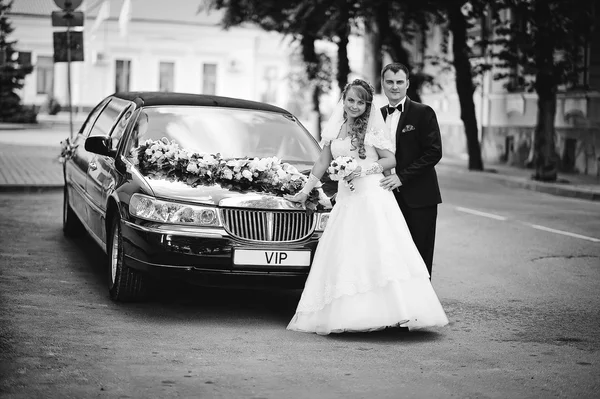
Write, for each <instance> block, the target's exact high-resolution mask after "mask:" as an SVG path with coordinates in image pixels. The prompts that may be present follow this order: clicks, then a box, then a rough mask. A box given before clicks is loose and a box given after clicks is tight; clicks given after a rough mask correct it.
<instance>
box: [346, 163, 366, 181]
mask: <svg viewBox="0 0 600 399" xmlns="http://www.w3.org/2000/svg"><path fill="white" fill-rule="evenodd" d="M361 171H362V168H361V167H360V165H359V166H357V167H356V169H355V170H354V172H352V173H351V174H349V175H348V176H346V177H344V180H346V181H347V182H351V181H352V180H354V179H355V178H357V177H359V176H360V172H361Z"/></svg>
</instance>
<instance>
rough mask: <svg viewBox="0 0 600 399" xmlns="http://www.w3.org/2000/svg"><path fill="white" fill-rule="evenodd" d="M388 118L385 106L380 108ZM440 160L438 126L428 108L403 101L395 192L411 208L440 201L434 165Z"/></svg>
mask: <svg viewBox="0 0 600 399" xmlns="http://www.w3.org/2000/svg"><path fill="white" fill-rule="evenodd" d="M381 113H382V115H383V119H386V118H387V114H388V113H387V106H385V107H382V108H381ZM441 158H442V138H441V136H440V127H439V125H438V122H437V118H436V116H435V112H434V111H433V109H432V108H431V107H429V106H428V105H425V104H421V103H418V102H415V101H411V100H410V98H408V97H407V98H406V101H405V103H404V112H402V115H401V116H400V121H399V122H398V129H397V130H396V174H397V175H398V176H399V177H400V181H401V182H402V186H400V188H399V189H398V192H399V193H400V195H401V196H402V198H403V199H404V201H405V203H406V204H407V205H408V206H409V207H411V208H422V207H428V206H434V205H437V204H439V203H441V202H442V196H441V194H440V188H439V185H438V180H437V174H436V173H435V168H434V166H435V165H436V164H437V163H438V162H439V160H440V159H441Z"/></svg>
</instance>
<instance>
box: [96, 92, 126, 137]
mask: <svg viewBox="0 0 600 399" xmlns="http://www.w3.org/2000/svg"><path fill="white" fill-rule="evenodd" d="M130 104H131V103H130V102H129V101H124V100H121V99H118V98H112V99H111V100H110V102H109V103H108V105H107V106H106V107H105V108H104V110H102V112H101V113H100V115H99V116H98V119H96V123H94V126H93V127H92V131H91V132H90V136H110V134H111V132H112V129H113V127H114V126H115V125H116V123H117V121H118V120H119V116H120V115H121V113H122V112H123V111H124V110H125V108H127V106H128V105H130Z"/></svg>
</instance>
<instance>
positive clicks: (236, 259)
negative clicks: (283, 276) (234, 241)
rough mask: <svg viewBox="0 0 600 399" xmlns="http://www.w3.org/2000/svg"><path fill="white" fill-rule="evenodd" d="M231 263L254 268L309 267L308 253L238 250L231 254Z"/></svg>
mask: <svg viewBox="0 0 600 399" xmlns="http://www.w3.org/2000/svg"><path fill="white" fill-rule="evenodd" d="M233 263H234V264H235V265H256V266H310V251H265V250H257V249H238V250H236V251H235V252H234V253H233Z"/></svg>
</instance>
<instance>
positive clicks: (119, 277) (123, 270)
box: [107, 215, 151, 302]
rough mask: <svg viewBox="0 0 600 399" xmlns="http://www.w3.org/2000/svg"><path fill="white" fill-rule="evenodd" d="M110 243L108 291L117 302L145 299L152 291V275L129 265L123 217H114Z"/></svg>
mask: <svg viewBox="0 0 600 399" xmlns="http://www.w3.org/2000/svg"><path fill="white" fill-rule="evenodd" d="M109 233H110V235H109V239H108V240H107V241H108V242H107V244H108V248H107V249H108V251H107V253H108V292H109V294H110V299H112V300H113V301H115V302H137V301H142V300H145V299H147V298H148V297H149V293H150V284H151V281H150V277H149V276H147V275H145V274H144V273H142V272H140V271H138V270H135V269H132V268H130V267H129V266H127V263H126V261H125V255H124V251H123V236H122V234H121V219H120V218H119V216H118V215H115V216H113V217H112V222H111V224H110V232H109Z"/></svg>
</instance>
